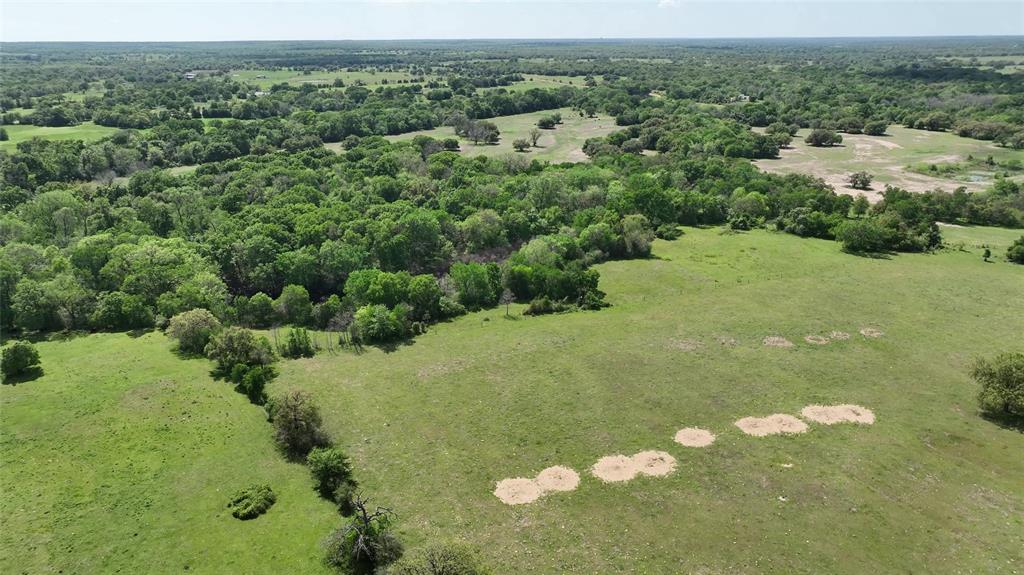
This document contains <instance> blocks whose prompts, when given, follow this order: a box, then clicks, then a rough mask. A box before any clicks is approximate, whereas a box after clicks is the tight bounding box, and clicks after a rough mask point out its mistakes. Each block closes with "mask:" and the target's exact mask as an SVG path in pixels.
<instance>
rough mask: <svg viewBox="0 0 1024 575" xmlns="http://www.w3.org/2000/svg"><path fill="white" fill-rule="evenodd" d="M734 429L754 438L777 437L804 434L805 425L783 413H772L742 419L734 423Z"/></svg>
mask: <svg viewBox="0 0 1024 575" xmlns="http://www.w3.org/2000/svg"><path fill="white" fill-rule="evenodd" d="M735 425H736V427H738V428H740V430H741V431H742V432H743V433H746V434H747V435H753V436H754V437H764V436H766V435H777V434H780V433H787V434H788V433H804V432H805V431H807V424H806V423H804V422H803V421H800V420H799V419H797V418H795V417H793V416H792V415H788V414H785V413H774V414H772V415H769V416H767V417H744V418H743V419H740V420H738V421H737V422H736V424H735Z"/></svg>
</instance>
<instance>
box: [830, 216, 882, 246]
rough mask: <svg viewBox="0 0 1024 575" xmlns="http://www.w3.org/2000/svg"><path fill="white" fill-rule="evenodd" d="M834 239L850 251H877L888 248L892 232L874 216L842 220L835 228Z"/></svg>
mask: <svg viewBox="0 0 1024 575" xmlns="http://www.w3.org/2000/svg"><path fill="white" fill-rule="evenodd" d="M836 240H838V241H839V242H840V243H842V244H843V250H845V251H847V252H851V253H877V252H884V251H888V250H889V249H890V246H891V244H892V233H891V232H890V231H889V230H888V229H887V228H886V227H884V226H883V225H881V224H880V223H879V222H878V221H877V220H875V219H874V218H867V219H863V220H853V221H849V222H843V223H842V224H841V225H840V226H839V227H838V228H837V229H836Z"/></svg>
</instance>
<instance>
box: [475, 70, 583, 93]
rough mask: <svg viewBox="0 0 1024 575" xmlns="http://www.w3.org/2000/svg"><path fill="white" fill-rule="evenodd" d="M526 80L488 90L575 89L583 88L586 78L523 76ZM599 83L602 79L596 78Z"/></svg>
mask: <svg viewBox="0 0 1024 575" xmlns="http://www.w3.org/2000/svg"><path fill="white" fill-rule="evenodd" d="M523 77H524V78H525V80H523V81H522V82H515V83H514V84H512V85H510V86H501V87H500V88H487V89H488V90H498V89H505V90H508V91H509V92H524V91H526V90H529V89H531V88H561V87H562V86H572V87H575V88H583V87H584V86H585V85H586V84H584V80H585V79H586V76H542V75H539V74H523ZM596 79H597V81H599V82H600V81H601V77H600V76H597V77H596Z"/></svg>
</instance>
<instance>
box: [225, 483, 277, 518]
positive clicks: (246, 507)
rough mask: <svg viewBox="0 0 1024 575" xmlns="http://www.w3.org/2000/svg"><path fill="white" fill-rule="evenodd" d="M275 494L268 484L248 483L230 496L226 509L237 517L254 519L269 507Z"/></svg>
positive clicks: (273, 500)
mask: <svg viewBox="0 0 1024 575" xmlns="http://www.w3.org/2000/svg"><path fill="white" fill-rule="evenodd" d="M275 501H277V496H276V495H274V491H273V490H272V489H271V488H270V486H269V485H250V486H249V487H246V488H244V489H240V490H238V491H237V492H235V494H234V495H232V496H231V501H229V502H228V509H230V510H231V515H233V516H234V517H236V518H238V519H243V520H244V519H255V518H256V517H259V516H260V515H263V514H264V513H266V512H267V510H268V509H270V506H271V505H273V504H274V502H275Z"/></svg>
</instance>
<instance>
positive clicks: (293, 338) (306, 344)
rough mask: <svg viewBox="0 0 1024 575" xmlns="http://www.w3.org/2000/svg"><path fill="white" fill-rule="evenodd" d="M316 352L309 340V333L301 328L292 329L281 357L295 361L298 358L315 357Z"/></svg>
mask: <svg viewBox="0 0 1024 575" xmlns="http://www.w3.org/2000/svg"><path fill="white" fill-rule="evenodd" d="M315 353H316V350H315V349H314V348H313V342H312V340H310V339H309V332H308V331H306V330H305V329H303V328H301V327H296V328H292V329H291V330H289V331H288V337H287V338H286V339H285V342H284V347H283V348H282V349H281V355H283V356H284V357H287V358H291V359H295V358H298V357H313V355H314V354H315Z"/></svg>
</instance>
